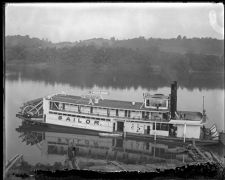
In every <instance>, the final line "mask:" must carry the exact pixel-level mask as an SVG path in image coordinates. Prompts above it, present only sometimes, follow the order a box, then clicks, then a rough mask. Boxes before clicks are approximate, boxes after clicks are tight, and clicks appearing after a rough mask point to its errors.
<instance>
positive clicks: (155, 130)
mask: <svg viewBox="0 0 225 180" xmlns="http://www.w3.org/2000/svg"><path fill="white" fill-rule="evenodd" d="M154 140H156V121H155V136H154Z"/></svg>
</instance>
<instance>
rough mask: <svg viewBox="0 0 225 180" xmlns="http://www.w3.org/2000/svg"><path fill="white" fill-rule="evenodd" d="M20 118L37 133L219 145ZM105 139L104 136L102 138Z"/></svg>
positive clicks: (187, 139) (198, 140)
mask: <svg viewBox="0 0 225 180" xmlns="http://www.w3.org/2000/svg"><path fill="white" fill-rule="evenodd" d="M16 116H17V117H18V118H20V119H22V120H23V121H24V122H25V123H27V127H29V130H35V131H48V132H59V133H65V132H67V133H71V134H83V135H94V136H99V134H108V136H107V138H126V139H131V140H141V141H155V142H163V143H166V144H167V143H168V144H177V145H178V144H179V145H180V144H181V143H183V144H190V143H196V144H198V145H213V144H215V145H216V144H218V141H217V140H207V139H191V138H186V140H185V142H184V140H183V138H177V137H164V136H157V137H156V139H155V136H154V135H144V134H136V133H129V132H126V133H123V134H122V136H113V133H112V136H110V135H109V134H110V133H108V132H105V131H96V130H90V129H82V128H76V127H68V126H62V125H55V124H50V123H46V122H43V118H42V119H41V118H40V119H39V121H37V120H36V119H32V118H26V117H23V116H22V115H21V114H17V115H16ZM120 134H121V133H120ZM100 137H102V138H104V136H100Z"/></svg>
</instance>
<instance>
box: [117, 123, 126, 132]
mask: <svg viewBox="0 0 225 180" xmlns="http://www.w3.org/2000/svg"><path fill="white" fill-rule="evenodd" d="M123 128H124V122H119V121H118V122H117V131H119V132H123Z"/></svg>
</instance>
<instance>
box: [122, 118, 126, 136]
mask: <svg viewBox="0 0 225 180" xmlns="http://www.w3.org/2000/svg"><path fill="white" fill-rule="evenodd" d="M125 125H126V119H125V121H124V125H123V135H124V138H126V130H125V127H126V126H125Z"/></svg>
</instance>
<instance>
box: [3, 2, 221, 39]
mask: <svg viewBox="0 0 225 180" xmlns="http://www.w3.org/2000/svg"><path fill="white" fill-rule="evenodd" d="M223 17H224V8H223V5H222V4H221V3H220V4H216V3H204V4H197V3H195V4H190V3H180V4H173V3H165V4H162V3H154V4H153V3H129V4H128V3H119V4H118V3H117V4H115V3H113V4H112V3H72V4H59V3H58V4H50V3H48V4H47V3H42V4H38V3H33V4H28V3H26V4H22V3H19V4H13V3H10V4H7V5H6V9H5V34H6V35H29V36H30V37H38V38H41V39H42V38H48V39H49V40H50V41H52V42H60V41H71V42H72V41H79V40H85V39H90V38H99V37H102V38H107V39H109V38H110V37H115V38H116V39H130V38H134V37H139V36H144V37H145V38H150V37H153V38H174V37H177V36H178V35H179V34H180V35H182V36H186V37H188V38H191V37H212V38H217V39H224V34H223V32H224V29H223V28H224V20H223V19H224V18H223Z"/></svg>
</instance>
